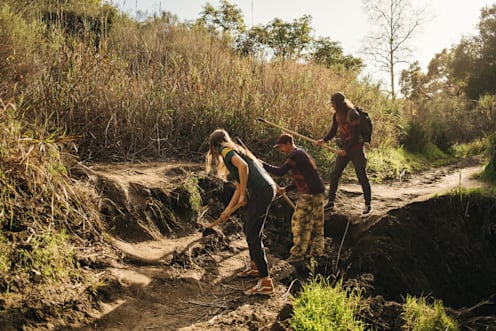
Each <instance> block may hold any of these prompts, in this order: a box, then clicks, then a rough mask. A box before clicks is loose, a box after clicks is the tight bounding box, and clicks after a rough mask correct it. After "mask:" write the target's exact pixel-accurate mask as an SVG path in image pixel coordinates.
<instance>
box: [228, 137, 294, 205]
mask: <svg viewBox="0 0 496 331" xmlns="http://www.w3.org/2000/svg"><path fill="white" fill-rule="evenodd" d="M236 142H237V143H238V144H240V145H241V146H243V147H244V148H245V149H246V150H248V147H246V145H245V143H244V142H243V140H241V138H240V137H238V138H236ZM279 195H280V196H282V197H283V198H284V200H286V202H287V203H288V205H290V206H291V208H293V209H295V208H296V205H295V204H294V202H293V201H291V199H290V198H289V197H288V196H287V195H286V193H279Z"/></svg>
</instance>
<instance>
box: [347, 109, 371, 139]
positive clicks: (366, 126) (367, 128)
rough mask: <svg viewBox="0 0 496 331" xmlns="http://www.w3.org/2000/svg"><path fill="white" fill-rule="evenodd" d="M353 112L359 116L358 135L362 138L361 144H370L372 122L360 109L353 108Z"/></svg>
mask: <svg viewBox="0 0 496 331" xmlns="http://www.w3.org/2000/svg"><path fill="white" fill-rule="evenodd" d="M355 110H356V111H357V112H358V115H360V135H361V136H362V139H363V142H365V143H370V141H371V140H372V131H373V129H374V127H373V125H372V120H371V119H370V116H369V114H368V113H367V112H366V111H365V110H363V109H362V108H360V107H355ZM349 121H350V113H349V112H348V122H349Z"/></svg>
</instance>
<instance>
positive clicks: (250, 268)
mask: <svg viewBox="0 0 496 331" xmlns="http://www.w3.org/2000/svg"><path fill="white" fill-rule="evenodd" d="M237 276H238V277H239V278H250V277H255V278H256V277H258V269H257V265H256V264H255V262H253V261H250V264H249V265H247V266H246V269H245V270H242V271H240V272H238V274H237Z"/></svg>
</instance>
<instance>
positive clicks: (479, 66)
mask: <svg viewBox="0 0 496 331" xmlns="http://www.w3.org/2000/svg"><path fill="white" fill-rule="evenodd" d="M451 70H452V72H453V78H454V79H456V80H457V81H459V82H463V83H464V85H463V89H464V91H465V93H466V94H467V96H468V97H469V98H472V99H477V98H478V97H480V96H481V95H484V94H494V93H496V5H493V6H492V7H485V8H483V9H482V10H481V17H480V22H479V35H478V36H475V37H473V38H469V39H467V38H465V39H463V40H462V41H461V42H460V43H459V44H458V45H457V46H456V47H455V50H454V56H453V61H452V63H451Z"/></svg>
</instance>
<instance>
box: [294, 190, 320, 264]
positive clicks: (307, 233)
mask: <svg viewBox="0 0 496 331" xmlns="http://www.w3.org/2000/svg"><path fill="white" fill-rule="evenodd" d="M291 231H292V233H293V247H291V250H290V253H291V255H292V256H298V257H302V256H304V255H305V254H306V253H307V251H308V250H309V249H310V252H309V253H310V255H323V253H324V194H323V193H322V194H302V195H301V197H300V199H299V200H298V203H297V204H296V208H295V211H294V213H293V218H292V219H291Z"/></svg>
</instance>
